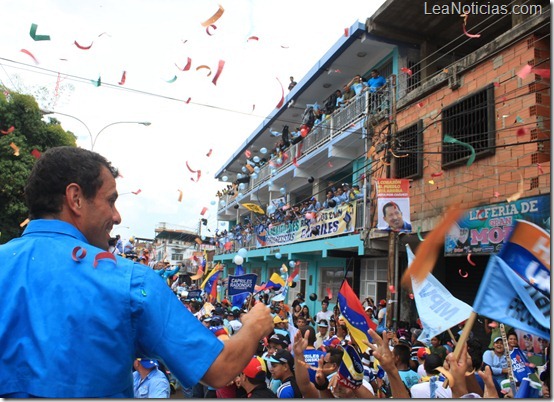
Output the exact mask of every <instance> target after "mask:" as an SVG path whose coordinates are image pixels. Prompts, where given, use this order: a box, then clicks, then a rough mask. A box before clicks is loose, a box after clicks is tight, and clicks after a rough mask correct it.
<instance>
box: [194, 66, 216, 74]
mask: <svg viewBox="0 0 554 402" xmlns="http://www.w3.org/2000/svg"><path fill="white" fill-rule="evenodd" d="M203 68H207V69H208V70H210V71H209V72H208V75H207V76H206V77H209V76H210V75H212V69H211V68H210V67H209V66H207V65H205V64H202V65H201V66H198V67H196V71H198V70H201V69H203Z"/></svg>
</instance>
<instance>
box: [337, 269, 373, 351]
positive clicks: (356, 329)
mask: <svg viewBox="0 0 554 402" xmlns="http://www.w3.org/2000/svg"><path fill="white" fill-rule="evenodd" d="M337 299H338V305H339V310H340V313H341V315H342V316H343V317H344V321H345V323H346V327H347V328H348V332H349V333H350V337H351V338H352V339H353V340H354V341H355V342H356V344H357V345H358V347H359V348H360V349H361V350H365V349H366V346H365V343H363V340H364V339H366V340H367V341H368V342H372V339H371V337H370V336H369V334H368V333H367V331H368V330H369V328H371V329H373V330H375V329H376V328H377V325H376V324H375V323H374V322H373V321H372V320H371V319H370V318H369V317H368V316H367V314H366V313H365V311H364V308H363V306H362V303H360V300H359V299H358V296H356V293H354V291H353V290H352V288H351V287H350V285H349V284H348V281H346V280H344V281H343V282H342V285H341V287H340V290H339V294H338V297H337Z"/></svg>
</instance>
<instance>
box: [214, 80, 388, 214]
mask: <svg viewBox="0 0 554 402" xmlns="http://www.w3.org/2000/svg"><path fill="white" fill-rule="evenodd" d="M390 93H391V91H390V90H389V85H388V84H387V86H385V87H383V88H382V90H381V91H379V92H369V91H365V92H363V93H362V94H360V95H358V96H356V97H355V98H353V99H352V100H351V101H350V102H349V103H348V104H347V105H345V106H343V107H342V108H340V109H337V110H335V111H334V112H333V113H332V114H331V115H330V116H329V117H326V118H325V119H324V120H323V121H322V122H321V123H319V124H317V125H315V126H314V127H313V128H312V130H311V131H310V132H309V134H308V135H307V136H306V137H305V138H304V139H303V140H302V141H301V142H299V143H296V144H294V145H291V146H290V147H289V148H287V149H286V150H285V151H283V152H282V153H281V155H280V156H273V157H272V158H271V159H270V160H269V162H268V163H267V164H266V165H264V166H262V167H260V170H259V172H257V173H256V175H255V176H254V177H252V176H250V177H251V179H250V182H249V183H247V184H245V185H244V186H243V187H244V188H243V189H240V190H238V192H239V193H241V194H242V195H243V196H244V195H247V194H248V193H250V192H251V191H252V190H254V189H256V188H258V186H260V185H261V184H263V183H264V182H267V181H269V180H270V179H271V178H272V177H273V176H276V175H278V174H279V172H280V171H282V170H284V169H286V168H287V167H289V166H290V165H291V164H292V163H293V162H294V160H295V158H296V160H297V161H298V163H300V158H302V157H304V156H306V155H309V154H310V153H312V152H314V151H316V150H317V149H319V148H321V147H322V146H324V145H325V144H327V143H328V142H329V141H331V140H332V139H333V138H334V137H336V136H338V135H340V134H342V133H343V132H344V131H345V130H346V129H347V128H348V127H350V126H351V125H352V124H353V123H355V122H357V121H358V120H359V119H360V118H362V117H364V116H366V115H372V116H373V117H375V118H381V117H385V116H386V114H387V113H388V110H389V107H390V106H389V105H390V99H389V95H390ZM236 199H237V192H235V194H234V195H232V196H230V195H228V194H226V195H224V196H223V197H221V198H220V200H223V201H224V202H225V204H224V206H221V205H220V207H219V210H220V211H221V210H224V209H225V208H228V207H229V206H230V205H231V204H233V202H234V201H235V200H236Z"/></svg>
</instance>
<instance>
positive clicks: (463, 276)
mask: <svg viewBox="0 0 554 402" xmlns="http://www.w3.org/2000/svg"><path fill="white" fill-rule="evenodd" d="M462 272H464V273H463V274H462ZM458 274H460V276H461V277H462V278H464V279H465V278H467V277H468V276H469V274H468V273H467V272H465V271H462V268H460V269H459V270H458Z"/></svg>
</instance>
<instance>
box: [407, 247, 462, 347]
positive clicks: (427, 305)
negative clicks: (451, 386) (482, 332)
mask: <svg viewBox="0 0 554 402" xmlns="http://www.w3.org/2000/svg"><path fill="white" fill-rule="evenodd" d="M406 249H407V250H406V251H407V252H408V266H409V265H410V264H411V263H412V261H413V260H414V253H413V252H412V250H411V249H410V246H409V245H406ZM412 289H413V292H414V300H415V302H416V307H417V311H418V314H419V319H420V320H421V323H422V324H423V331H422V332H421V335H420V336H419V338H418V341H420V342H423V343H425V344H429V343H430V341H431V338H432V337H434V336H436V335H439V334H440V333H442V332H444V331H447V330H448V329H449V328H451V327H453V326H455V325H456V324H458V323H460V322H462V321H465V320H467V319H468V318H469V316H470V314H471V312H472V310H473V309H472V307H471V306H470V305H468V304H466V303H464V302H463V301H461V300H458V299H456V298H455V297H454V296H452V295H451V294H450V292H449V291H448V290H447V289H446V288H445V287H444V286H443V285H442V284H441V283H440V282H439V281H438V280H437V278H435V277H434V276H433V275H432V274H429V275H427V277H426V278H425V279H424V280H423V281H421V282H416V281H415V280H414V278H413V277H412Z"/></svg>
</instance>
